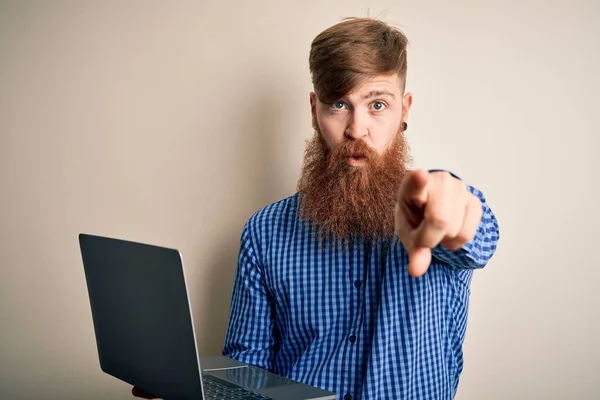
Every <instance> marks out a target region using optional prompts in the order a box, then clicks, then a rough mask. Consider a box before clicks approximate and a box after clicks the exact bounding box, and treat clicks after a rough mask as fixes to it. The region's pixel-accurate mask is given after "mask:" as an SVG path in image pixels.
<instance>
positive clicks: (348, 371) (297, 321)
mask: <svg viewBox="0 0 600 400" xmlns="http://www.w3.org/2000/svg"><path fill="white" fill-rule="evenodd" d="M468 187H469V189H470V190H471V192H472V193H474V194H476V195H477V196H478V197H479V199H480V200H481V202H482V204H483V218H482V220H481V223H480V225H479V228H478V230H477V234H476V236H475V238H474V239H473V240H472V241H470V242H469V243H467V244H466V245H465V246H464V247H463V248H462V249H459V250H457V251H450V250H448V249H445V248H444V247H442V246H438V247H437V248H435V249H433V259H432V264H431V266H430V268H429V270H428V272H427V273H426V274H425V275H423V276H422V277H420V278H413V277H411V276H409V275H408V273H407V265H408V258H407V254H406V251H405V250H404V248H403V246H402V244H401V243H400V242H399V241H398V240H397V239H394V240H392V241H391V242H387V243H386V242H383V241H380V242H374V243H370V242H368V241H363V242H361V243H359V244H357V245H356V246H353V247H351V248H350V249H348V250H344V249H340V248H339V247H332V248H330V249H329V250H326V251H324V250H323V249H322V247H321V245H320V244H319V242H318V241H317V240H316V239H315V237H314V236H313V235H312V234H311V232H310V228H309V227H308V226H307V225H306V224H305V223H304V222H303V221H302V220H300V218H299V214H298V194H295V195H293V196H291V197H288V198H286V199H284V200H281V201H279V202H277V203H274V204H271V205H269V206H267V207H265V208H263V209H261V210H260V211H258V212H257V213H255V214H254V215H253V216H252V217H251V218H250V219H249V221H248V222H247V223H246V225H245V226H244V229H243V232H242V237H241V248H240V253H239V259H238V266H237V272H236V277H235V282H234V288H233V296H232V303H231V314H230V319H229V326H228V329H227V335H226V338H225V344H224V347H223V354H224V355H226V356H229V357H231V358H234V359H237V360H239V361H241V362H245V363H248V364H251V365H255V366H258V367H260V368H264V369H267V370H269V371H272V372H274V373H276V374H279V375H282V376H286V377H288V378H291V379H294V380H296V381H300V382H304V383H307V384H310V385H313V386H317V387H320V388H323V389H326V390H330V391H332V392H335V393H337V394H338V398H339V399H345V400H348V399H361V400H383V399H426V400H429V399H452V398H453V397H454V395H455V393H456V390H457V386H458V381H459V376H460V374H461V371H462V368H463V353H462V344H463V340H464V337H465V330H466V325H467V308H468V301H469V293H470V289H469V286H470V282H471V277H472V274H473V270H474V269H477V268H482V267H484V266H485V265H486V264H487V263H488V261H489V260H490V258H491V257H492V255H493V254H494V252H495V250H496V244H497V242H498V238H499V229H498V223H497V221H496V218H495V216H494V214H493V213H492V211H491V210H490V208H489V206H488V205H487V203H486V200H485V198H484V196H483V194H482V193H481V192H480V191H479V190H477V189H475V188H474V187H472V186H468Z"/></svg>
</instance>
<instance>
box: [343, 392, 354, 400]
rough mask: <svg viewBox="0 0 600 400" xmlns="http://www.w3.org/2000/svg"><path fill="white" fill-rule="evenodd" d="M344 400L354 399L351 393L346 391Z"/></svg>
mask: <svg viewBox="0 0 600 400" xmlns="http://www.w3.org/2000/svg"><path fill="white" fill-rule="evenodd" d="M344 400H352V395H351V394H350V393H346V394H345V395H344Z"/></svg>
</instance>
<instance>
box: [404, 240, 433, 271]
mask: <svg viewBox="0 0 600 400" xmlns="http://www.w3.org/2000/svg"><path fill="white" fill-rule="evenodd" d="M430 263H431V249H430V248H428V247H415V248H413V249H412V250H411V251H409V252H408V274H409V275H410V276H412V277H415V278H418V277H420V276H422V275H423V274H425V272H427V269H429V264H430Z"/></svg>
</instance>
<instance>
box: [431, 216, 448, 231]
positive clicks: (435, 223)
mask: <svg viewBox="0 0 600 400" xmlns="http://www.w3.org/2000/svg"><path fill="white" fill-rule="evenodd" d="M449 225H450V221H448V218H444V217H442V216H440V215H432V216H431V217H430V218H429V226H430V227H431V228H433V229H435V230H446V229H448V226H449Z"/></svg>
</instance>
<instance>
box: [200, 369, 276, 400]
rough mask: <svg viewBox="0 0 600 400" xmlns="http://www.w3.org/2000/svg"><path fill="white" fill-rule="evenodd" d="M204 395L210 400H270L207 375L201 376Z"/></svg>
mask: <svg viewBox="0 0 600 400" xmlns="http://www.w3.org/2000/svg"><path fill="white" fill-rule="evenodd" d="M202 383H203V386H204V395H205V396H206V398H207V399H210V400H272V399H271V398H270V397H266V396H263V395H261V394H258V393H254V392H252V391H250V390H247V389H244V388H242V387H240V386H236V385H234V384H233V383H229V382H227V381H225V380H223V379H219V378H217V377H216V376H212V375H209V374H202Z"/></svg>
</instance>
